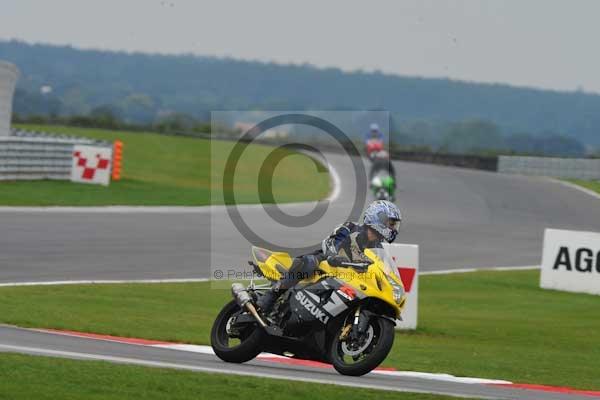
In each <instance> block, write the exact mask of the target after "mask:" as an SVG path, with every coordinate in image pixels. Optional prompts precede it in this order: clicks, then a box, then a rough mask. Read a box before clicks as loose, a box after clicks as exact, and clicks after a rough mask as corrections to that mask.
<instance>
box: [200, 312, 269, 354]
mask: <svg viewBox="0 0 600 400" xmlns="http://www.w3.org/2000/svg"><path fill="white" fill-rule="evenodd" d="M240 313H241V309H240V306H239V305H238V304H237V303H236V302H235V301H231V302H229V303H228V304H226V305H225V307H223V309H222V310H221V312H220V313H219V315H217V318H216V319H215V322H214V323H213V326H212V330H211V332H210V344H211V346H212V348H213V350H214V351H215V354H216V355H217V357H219V358H220V359H221V360H223V361H226V362H230V363H243V362H246V361H250V360H252V359H253V358H255V357H256V356H257V355H258V354H260V352H261V343H262V339H263V337H264V335H265V332H264V331H263V329H262V328H261V327H259V326H258V325H248V326H246V327H245V328H244V329H242V330H239V331H238V330H235V329H233V328H232V321H233V320H234V319H235V317H236V316H237V315H239V314H240Z"/></svg>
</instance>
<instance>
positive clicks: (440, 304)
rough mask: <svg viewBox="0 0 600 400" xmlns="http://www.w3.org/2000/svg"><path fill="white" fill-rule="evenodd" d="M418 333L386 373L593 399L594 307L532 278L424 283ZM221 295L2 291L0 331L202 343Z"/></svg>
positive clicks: (399, 343)
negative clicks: (441, 376)
mask: <svg viewBox="0 0 600 400" xmlns="http://www.w3.org/2000/svg"><path fill="white" fill-rule="evenodd" d="M419 285H420V316H419V329H418V330H417V331H416V332H413V333H398V334H397V336H396V341H395V344H394V348H393V350H392V352H391V354H390V356H389V357H388V358H387V360H386V361H385V365H387V366H393V367H396V368H398V369H403V370H415V371H427V372H445V373H452V374H456V375H463V376H475V377H484V378H498V379H507V380H511V381H515V382H527V383H539V384H550V385H566V386H573V387H578V388H582V389H596V390H598V389H600V381H598V368H599V367H600V362H599V361H598V360H600V346H598V343H600V318H598V310H600V297H598V296H591V295H585V294H573V293H563V292H557V291H548V290H542V289H540V288H539V271H511V272H492V271H490V272H476V273H464V274H453V275H432V276H423V277H421V280H420V283H419ZM229 298H230V294H229V292H228V291H226V290H214V289H211V286H210V283H182V284H128V285H76V286H69V285H66V286H35V287H6V288H1V289H0V321H2V322H5V323H9V324H15V325H20V326H28V327H48V328H58V329H74V330H82V331H88V332H96V333H105V334H113V335H121V336H132V337H143V338H150V339H160V340H167V341H181V342H191V343H201V344H208V343H209V330H210V327H211V324H212V321H213V319H214V317H215V316H216V314H217V312H218V311H219V309H220V307H221V306H222V305H223V304H224V303H225V302H226V301H228V300H229Z"/></svg>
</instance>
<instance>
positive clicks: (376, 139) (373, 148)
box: [365, 124, 384, 158]
mask: <svg viewBox="0 0 600 400" xmlns="http://www.w3.org/2000/svg"><path fill="white" fill-rule="evenodd" d="M365 150H366V152H367V156H368V157H369V158H372V155H373V154H374V153H377V152H379V151H383V150H384V145H383V133H382V132H381V130H379V125H377V124H371V126H370V127H369V132H368V133H367V134H366V135H365Z"/></svg>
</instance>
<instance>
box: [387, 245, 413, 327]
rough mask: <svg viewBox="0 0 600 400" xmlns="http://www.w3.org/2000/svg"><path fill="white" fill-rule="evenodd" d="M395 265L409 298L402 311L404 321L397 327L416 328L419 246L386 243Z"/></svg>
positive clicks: (398, 322) (398, 323)
mask: <svg viewBox="0 0 600 400" xmlns="http://www.w3.org/2000/svg"><path fill="white" fill-rule="evenodd" d="M383 247H384V248H385V249H386V250H387V251H388V252H389V254H390V256H391V258H392V262H393V263H394V267H395V268H397V269H398V272H399V273H400V277H401V278H402V283H404V290H406V294H407V299H406V304H405V306H404V310H403V311H402V321H397V324H396V329H416V328H417V322H418V312H419V246H417V245H415V244H384V245H383Z"/></svg>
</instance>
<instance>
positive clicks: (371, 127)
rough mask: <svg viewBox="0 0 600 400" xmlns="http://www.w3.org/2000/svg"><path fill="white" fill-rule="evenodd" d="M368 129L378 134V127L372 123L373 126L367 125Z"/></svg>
mask: <svg viewBox="0 0 600 400" xmlns="http://www.w3.org/2000/svg"><path fill="white" fill-rule="evenodd" d="M369 129H370V130H372V131H376V132H379V125H377V124H375V123H373V124H371V125H369Z"/></svg>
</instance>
